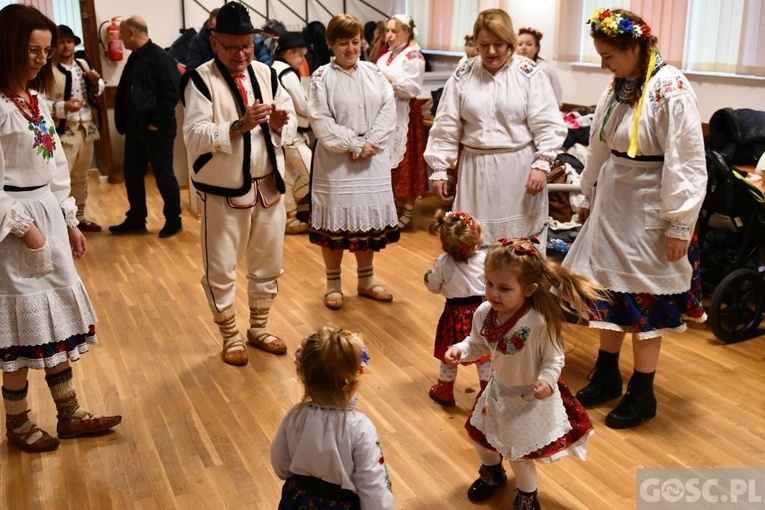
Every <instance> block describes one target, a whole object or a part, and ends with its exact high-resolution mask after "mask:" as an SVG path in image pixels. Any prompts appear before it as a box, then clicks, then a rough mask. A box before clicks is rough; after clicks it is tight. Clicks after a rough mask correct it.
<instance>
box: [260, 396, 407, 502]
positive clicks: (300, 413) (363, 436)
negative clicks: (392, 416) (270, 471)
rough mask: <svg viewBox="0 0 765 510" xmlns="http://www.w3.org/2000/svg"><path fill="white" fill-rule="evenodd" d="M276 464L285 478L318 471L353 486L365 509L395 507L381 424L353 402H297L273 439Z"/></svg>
mask: <svg viewBox="0 0 765 510" xmlns="http://www.w3.org/2000/svg"><path fill="white" fill-rule="evenodd" d="M271 465H272V466H273V468H274V471H275V472H276V475H277V476H278V477H279V478H281V479H282V480H286V479H287V478H288V477H289V476H291V475H304V476H313V477H315V478H320V479H321V480H324V481H325V482H328V483H332V484H335V485H339V486H341V487H342V488H343V489H347V490H350V491H353V492H355V493H356V494H358V495H359V498H360V499H361V508H362V509H364V510H377V509H379V510H388V509H392V508H394V501H393V493H392V492H391V488H390V487H391V485H390V479H389V478H388V471H387V469H386V467H385V461H384V458H383V454H382V449H381V447H380V440H379V438H378V437H377V430H376V429H375V426H374V424H373V423H372V421H371V420H370V419H369V418H367V417H366V415H364V414H363V413H362V412H360V411H357V410H356V409H354V408H352V407H348V408H337V407H324V406H318V405H315V404H298V405H296V406H294V407H293V408H292V409H290V410H289V411H288V412H287V415H286V416H285V417H284V420H283V421H282V424H281V425H280V426H279V430H278V431H277V432H276V435H275V436H274V439H273V441H272V443H271Z"/></svg>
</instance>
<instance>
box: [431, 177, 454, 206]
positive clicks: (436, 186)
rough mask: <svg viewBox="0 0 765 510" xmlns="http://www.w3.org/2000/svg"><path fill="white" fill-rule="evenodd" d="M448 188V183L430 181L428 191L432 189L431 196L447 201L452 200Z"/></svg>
mask: <svg viewBox="0 0 765 510" xmlns="http://www.w3.org/2000/svg"><path fill="white" fill-rule="evenodd" d="M449 187H450V186H449V181H430V189H432V190H433V194H434V195H435V196H437V197H438V198H440V199H441V200H447V201H448V200H450V199H451V198H452V194H451V191H450V190H449Z"/></svg>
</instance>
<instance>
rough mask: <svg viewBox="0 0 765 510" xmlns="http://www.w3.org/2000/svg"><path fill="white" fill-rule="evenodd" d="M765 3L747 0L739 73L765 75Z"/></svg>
mask: <svg viewBox="0 0 765 510" xmlns="http://www.w3.org/2000/svg"><path fill="white" fill-rule="evenodd" d="M764 4H765V3H764V2H763V1H762V0H746V2H745V6H744V24H743V27H742V30H741V41H740V43H739V50H738V51H739V53H738V62H737V64H738V66H737V68H736V73H737V74H744V75H746V74H751V75H758V76H765V28H764V27H765V5H764Z"/></svg>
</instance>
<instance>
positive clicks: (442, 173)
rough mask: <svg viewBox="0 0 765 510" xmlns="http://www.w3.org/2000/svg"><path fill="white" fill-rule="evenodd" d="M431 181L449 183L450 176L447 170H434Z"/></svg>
mask: <svg viewBox="0 0 765 510" xmlns="http://www.w3.org/2000/svg"><path fill="white" fill-rule="evenodd" d="M428 179H429V180H431V181H448V180H449V174H448V173H446V170H443V169H441V170H433V173H432V174H430V177H428Z"/></svg>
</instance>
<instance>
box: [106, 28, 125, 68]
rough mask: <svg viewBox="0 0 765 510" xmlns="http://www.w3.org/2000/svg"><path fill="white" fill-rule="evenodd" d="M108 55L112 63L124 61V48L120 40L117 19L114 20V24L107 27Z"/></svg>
mask: <svg viewBox="0 0 765 510" xmlns="http://www.w3.org/2000/svg"><path fill="white" fill-rule="evenodd" d="M106 41H107V45H106V48H107V50H106V55H107V56H108V57H109V60H111V61H112V62H118V61H120V60H122V53H123V46H122V39H120V25H119V23H117V18H112V23H111V25H109V26H108V27H106Z"/></svg>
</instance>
